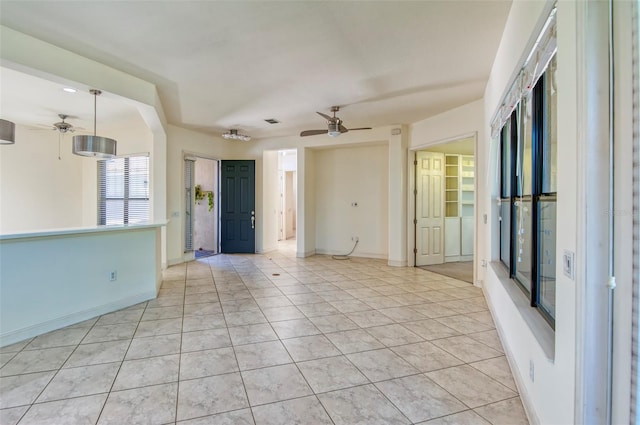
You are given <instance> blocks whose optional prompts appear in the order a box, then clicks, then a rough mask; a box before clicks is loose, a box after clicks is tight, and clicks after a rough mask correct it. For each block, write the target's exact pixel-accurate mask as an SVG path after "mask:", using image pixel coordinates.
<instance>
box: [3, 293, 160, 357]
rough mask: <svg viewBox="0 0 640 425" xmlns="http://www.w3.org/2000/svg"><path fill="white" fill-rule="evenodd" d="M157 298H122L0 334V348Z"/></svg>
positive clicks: (151, 296) (142, 296) (142, 295)
mask: <svg viewBox="0 0 640 425" xmlns="http://www.w3.org/2000/svg"><path fill="white" fill-rule="evenodd" d="M154 298H156V293H155V291H146V292H141V293H139V294H136V295H133V296H130V297H127V298H122V299H120V300H117V301H114V302H111V303H108V304H103V305H100V306H97V307H94V308H90V309H88V310H83V311H79V312H76V313H72V314H69V315H66V316H62V317H58V318H55V319H52V320H48V321H46V322H42V323H38V324H35V325H31V326H28V327H26V328H22V329H17V330H14V331H10V332H6V333H2V334H0V347H4V346H7V345H11V344H14V343H16V342H20V341H24V340H25V339H29V338H33V337H35V336H38V335H42V334H44V333H47V332H51V331H55V330H56V329H60V328H64V327H65V326H69V325H74V324H76V323H80V322H83V321H85V320H89V319H92V318H94V317H96V316H101V315H103V314H107V313H111V312H114V311H116V310H120V309H122V308H126V307H130V306H132V305H135V304H138V303H141V302H144V301H148V300H151V299H154Z"/></svg>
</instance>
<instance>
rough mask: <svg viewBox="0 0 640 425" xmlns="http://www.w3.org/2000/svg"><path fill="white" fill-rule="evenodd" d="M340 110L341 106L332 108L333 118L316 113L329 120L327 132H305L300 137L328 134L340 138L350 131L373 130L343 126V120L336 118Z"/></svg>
mask: <svg viewBox="0 0 640 425" xmlns="http://www.w3.org/2000/svg"><path fill="white" fill-rule="evenodd" d="M339 110H340V107H339V106H332V107H331V112H333V116H332V117H331V116H329V115H327V114H323V113H322V112H316V114H318V115H320V116H321V117H322V118H324V119H325V120H327V129H326V130H305V131H303V132H301V133H300V137H305V136H315V135H317V134H327V135H329V137H338V136H339V135H341V134H342V133H346V132H348V131H353V130H371V127H361V128H352V129H348V128H347V127H345V126H344V125H342V120H341V119H340V118H338V117H336V112H338V111H339Z"/></svg>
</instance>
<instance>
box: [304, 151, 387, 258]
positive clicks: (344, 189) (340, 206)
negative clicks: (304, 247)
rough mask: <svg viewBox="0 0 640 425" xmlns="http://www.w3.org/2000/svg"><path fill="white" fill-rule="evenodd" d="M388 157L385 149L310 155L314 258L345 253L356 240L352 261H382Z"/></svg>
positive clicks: (385, 243) (384, 245) (317, 152)
mask: <svg viewBox="0 0 640 425" xmlns="http://www.w3.org/2000/svg"><path fill="white" fill-rule="evenodd" d="M388 158H389V150H388V146H387V145H382V146H366V147H364V146H363V147H353V148H342V149H320V150H317V151H316V152H315V164H314V166H315V175H314V179H315V183H316V184H315V193H316V196H315V202H316V205H315V207H316V208H315V211H316V252H317V253H323V254H346V253H348V252H349V251H350V250H351V248H353V245H354V242H352V241H351V236H358V237H359V239H360V242H359V243H358V246H357V248H356V250H355V251H354V253H353V255H354V256H363V257H373V258H385V259H386V258H387V254H388V219H387V218H388V211H389V202H388V190H389V171H388V170H389V159H388ZM354 202H357V204H358V206H357V207H353V206H351V203H354Z"/></svg>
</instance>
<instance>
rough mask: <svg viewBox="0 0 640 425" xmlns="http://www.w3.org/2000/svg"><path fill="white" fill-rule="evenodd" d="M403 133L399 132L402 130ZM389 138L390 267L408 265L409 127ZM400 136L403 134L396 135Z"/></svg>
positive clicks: (397, 127)
mask: <svg viewBox="0 0 640 425" xmlns="http://www.w3.org/2000/svg"><path fill="white" fill-rule="evenodd" d="M398 130H399V131H398ZM391 133H392V134H391V135H390V136H389V258H388V264H389V265H390V266H398V267H405V266H406V265H407V173H408V169H407V146H408V145H409V143H408V140H409V134H408V133H409V131H408V128H407V126H405V125H399V126H395V127H394V128H393V129H392V130H391ZM394 133H399V134H394Z"/></svg>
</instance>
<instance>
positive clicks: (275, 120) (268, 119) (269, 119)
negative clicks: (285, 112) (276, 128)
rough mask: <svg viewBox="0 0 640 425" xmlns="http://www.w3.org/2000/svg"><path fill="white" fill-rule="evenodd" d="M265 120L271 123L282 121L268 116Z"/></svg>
mask: <svg viewBox="0 0 640 425" xmlns="http://www.w3.org/2000/svg"><path fill="white" fill-rule="evenodd" d="M265 121H266V122H268V123H269V124H280V121H278V120H277V119H275V118H267V119H266V120H265Z"/></svg>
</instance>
